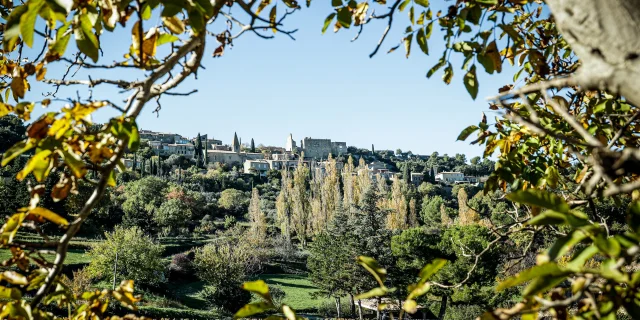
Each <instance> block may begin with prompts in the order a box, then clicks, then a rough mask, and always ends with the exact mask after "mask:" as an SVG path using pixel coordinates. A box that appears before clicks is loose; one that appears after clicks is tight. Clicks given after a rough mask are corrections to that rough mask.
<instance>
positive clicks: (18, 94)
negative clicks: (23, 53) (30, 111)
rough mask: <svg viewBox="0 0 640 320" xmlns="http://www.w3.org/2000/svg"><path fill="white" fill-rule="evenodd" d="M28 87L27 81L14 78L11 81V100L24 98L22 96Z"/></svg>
mask: <svg viewBox="0 0 640 320" xmlns="http://www.w3.org/2000/svg"><path fill="white" fill-rule="evenodd" d="M28 85H29V84H28V82H27V80H25V79H24V78H23V77H20V76H18V77H14V78H13V80H11V91H12V92H13V98H14V99H16V100H18V98H20V99H22V98H24V94H25V92H26V91H27V86H28Z"/></svg>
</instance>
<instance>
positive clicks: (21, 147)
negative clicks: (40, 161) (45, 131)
mask: <svg viewBox="0 0 640 320" xmlns="http://www.w3.org/2000/svg"><path fill="white" fill-rule="evenodd" d="M33 147H35V145H34V144H33V143H32V142H31V141H28V142H24V141H20V142H18V143H16V144H14V145H13V146H12V147H11V148H9V150H7V151H5V152H4V154H3V155H2V163H1V164H2V166H3V167H4V166H6V165H7V164H8V163H9V162H11V160H13V159H15V158H16V157H18V156H19V155H21V154H23V153H25V152H27V151H29V150H31V149H33Z"/></svg>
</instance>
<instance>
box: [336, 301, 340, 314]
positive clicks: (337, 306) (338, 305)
mask: <svg viewBox="0 0 640 320" xmlns="http://www.w3.org/2000/svg"><path fill="white" fill-rule="evenodd" d="M336 312H337V314H338V318H340V297H336Z"/></svg>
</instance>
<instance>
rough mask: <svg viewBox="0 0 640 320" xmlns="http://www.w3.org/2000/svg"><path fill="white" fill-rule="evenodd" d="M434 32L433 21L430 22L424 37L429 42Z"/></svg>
mask: <svg viewBox="0 0 640 320" xmlns="http://www.w3.org/2000/svg"><path fill="white" fill-rule="evenodd" d="M432 31H433V21H432V22H430V23H429V24H428V25H427V27H426V28H425V32H424V37H425V38H426V39H427V40H428V39H430V38H431V32H432Z"/></svg>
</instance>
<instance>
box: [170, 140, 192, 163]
mask: <svg viewBox="0 0 640 320" xmlns="http://www.w3.org/2000/svg"><path fill="white" fill-rule="evenodd" d="M167 154H170V155H171V154H178V155H182V156H184V157H185V158H188V159H192V158H193V155H194V154H195V147H194V146H193V145H192V144H190V143H172V144H168V145H167Z"/></svg>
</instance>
